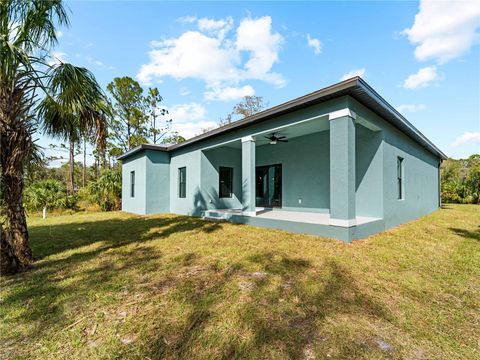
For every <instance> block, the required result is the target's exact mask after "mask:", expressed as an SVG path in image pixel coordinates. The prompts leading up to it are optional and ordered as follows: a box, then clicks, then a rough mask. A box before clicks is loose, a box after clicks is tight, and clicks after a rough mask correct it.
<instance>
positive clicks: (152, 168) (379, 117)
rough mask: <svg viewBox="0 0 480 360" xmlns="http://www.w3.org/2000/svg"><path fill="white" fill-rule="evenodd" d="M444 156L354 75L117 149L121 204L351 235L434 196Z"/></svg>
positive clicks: (403, 218) (424, 210) (413, 210)
mask: <svg viewBox="0 0 480 360" xmlns="http://www.w3.org/2000/svg"><path fill="white" fill-rule="evenodd" d="M445 158H446V156H445V155H444V154H443V153H442V152H441V151H440V150H439V149H438V148H437V147H436V146H435V145H434V144H433V143H432V142H431V141H429V140H428V139H427V138H426V137H425V136H424V135H423V134H422V133H420V131H418V130H417V129H416V128H415V127H414V126H413V125H412V124H410V123H409V122H408V121H407V120H406V119H405V118H404V117H403V116H402V115H400V114H399V113H398V112H397V111H396V110H395V109H394V108H393V107H392V106H391V105H390V104H388V103H387V102H386V101H385V100H384V99H383V98H382V97H381V96H380V95H378V94H377V93H376V92H375V91H374V90H373V89H372V88H371V87H370V86H369V85H368V84H367V83H366V82H365V81H364V80H362V79H361V78H359V77H355V78H352V79H349V80H345V81H342V82H340V83H337V84H335V85H332V86H329V87H326V88H324V89H321V90H318V91H315V92H313V93H310V94H307V95H305V96H302V97H299V98H297V99H294V100H291V101H288V102H286V103H284V104H281V105H278V106H275V107H273V108H270V109H268V110H265V111H262V112H261V113H258V114H255V115H253V116H250V117H248V118H245V119H243V120H240V121H236V122H234V123H231V124H228V125H226V126H222V127H220V128H218V129H215V130H212V131H210V132H207V133H204V134H202V135H199V136H196V137H194V138H192V139H189V140H187V141H186V142H184V143H181V144H177V145H172V146H160V145H147V144H146V145H141V146H139V147H136V148H134V149H132V150H130V151H128V152H126V153H125V154H123V155H121V156H120V157H119V159H121V160H122V176H123V190H122V210H123V211H128V212H133V213H137V214H153V213H168V212H170V213H176V214H184V215H192V216H203V217H206V218H215V219H226V220H229V221H232V222H235V223H243V224H251V225H254V226H261V227H268V228H277V229H283V230H287V231H292V232H301V233H308V234H315V235H321V236H328V237H334V238H337V239H341V240H344V241H347V242H350V241H351V240H353V239H359V238H363V237H366V236H368V235H370V234H373V233H377V232H380V231H383V230H385V229H388V228H391V227H393V226H396V225H398V224H401V223H404V222H407V221H409V220H412V219H415V218H418V217H420V216H423V215H425V214H428V213H430V212H432V211H434V210H436V209H437V208H438V207H439V206H440V196H439V194H440V182H439V167H440V163H441V161H442V159H445Z"/></svg>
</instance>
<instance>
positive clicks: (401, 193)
mask: <svg viewBox="0 0 480 360" xmlns="http://www.w3.org/2000/svg"><path fill="white" fill-rule="evenodd" d="M397 190H398V199H399V200H403V197H404V189H403V158H401V157H400V156H399V157H397Z"/></svg>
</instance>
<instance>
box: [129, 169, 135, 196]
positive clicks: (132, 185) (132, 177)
mask: <svg viewBox="0 0 480 360" xmlns="http://www.w3.org/2000/svg"><path fill="white" fill-rule="evenodd" d="M130 197H132V198H133V197H135V171H130Z"/></svg>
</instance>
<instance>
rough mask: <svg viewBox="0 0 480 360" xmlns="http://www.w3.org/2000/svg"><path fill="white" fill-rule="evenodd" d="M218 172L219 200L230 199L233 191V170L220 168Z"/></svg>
mask: <svg viewBox="0 0 480 360" xmlns="http://www.w3.org/2000/svg"><path fill="white" fill-rule="evenodd" d="M218 172H219V179H220V184H219V186H218V188H219V191H218V192H219V195H220V197H221V198H231V197H232V189H233V168H231V167H223V166H220V168H219V171H218Z"/></svg>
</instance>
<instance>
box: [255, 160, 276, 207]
mask: <svg viewBox="0 0 480 360" xmlns="http://www.w3.org/2000/svg"><path fill="white" fill-rule="evenodd" d="M256 206H259V207H281V206H282V165H281V164H277V165H267V166H257V168H256Z"/></svg>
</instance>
